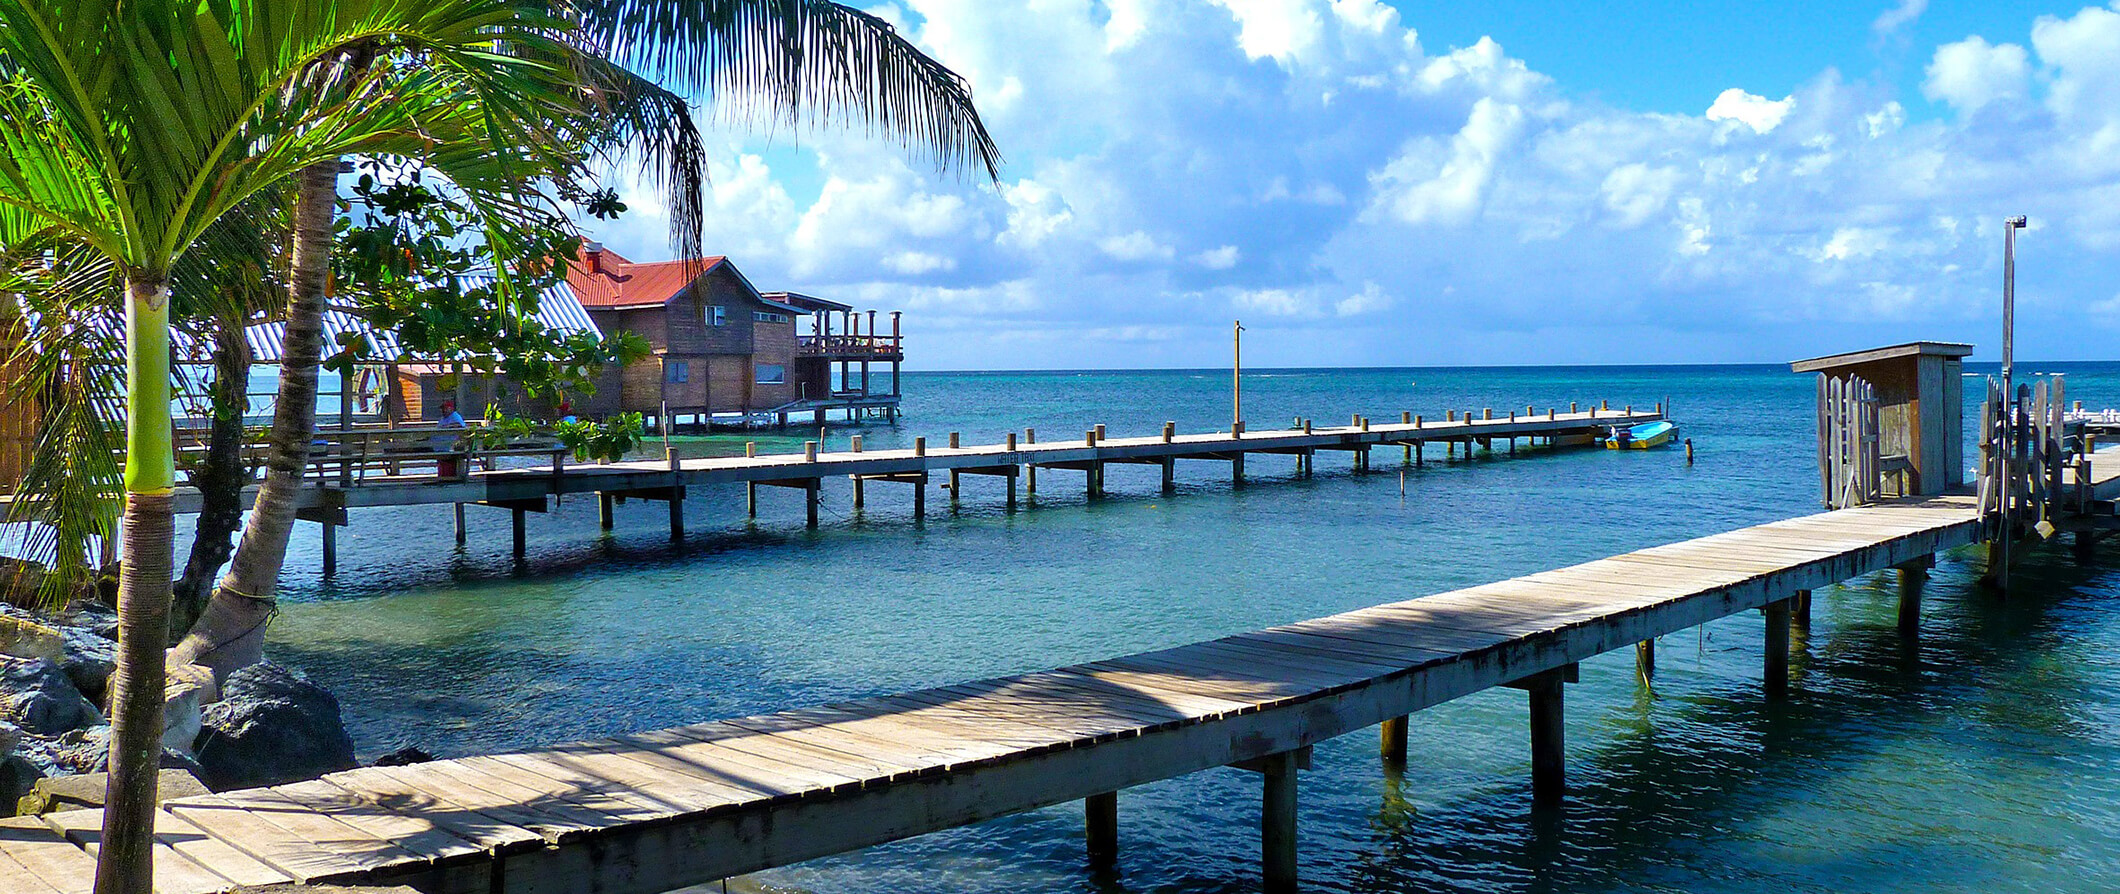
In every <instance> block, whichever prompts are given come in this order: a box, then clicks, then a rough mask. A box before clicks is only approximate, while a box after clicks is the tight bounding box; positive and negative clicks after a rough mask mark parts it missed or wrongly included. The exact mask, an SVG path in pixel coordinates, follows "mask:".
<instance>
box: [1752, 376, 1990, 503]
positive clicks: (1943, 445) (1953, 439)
mask: <svg viewBox="0 0 2120 894" xmlns="http://www.w3.org/2000/svg"><path fill="white" fill-rule="evenodd" d="M1971 353H1973V346H1972V345H1962V344H1954V343H1949V342H1934V341H1916V342H1908V343H1906V344H1903V345H1893V346H1891V347H1886V348H1874V349H1871V350H1868V351H1855V352H1853V353H1848V354H1834V355H1832V356H1829V357H1813V358H1811V359H1809V360H1798V361H1796V362H1794V363H1791V364H1789V369H1790V370H1792V371H1794V372H1800V373H1805V372H1815V373H1817V374H1818V375H1819V377H1820V379H1821V380H1826V379H1842V380H1845V379H1847V378H1848V377H1849V376H1854V377H1856V378H1859V379H1861V380H1862V381H1864V382H1867V383H1869V384H1870V386H1871V387H1872V388H1874V389H1875V397H1876V405H1877V407H1876V419H1877V439H1878V449H1879V451H1880V452H1881V453H1882V454H1884V455H1885V456H1887V457H1895V458H1896V457H1901V456H1903V457H1905V458H1906V459H1905V462H1906V463H1907V464H1908V465H1909V466H1911V467H1912V472H1913V475H1912V481H1911V482H1910V484H1911V486H1910V487H1909V488H1908V489H1907V493H1909V494H1915V495H1923V496H1926V495H1930V494H1940V493H1944V492H1946V491H1950V490H1953V489H1956V488H1958V487H1960V486H1961V485H1963V484H1964V483H1965V458H1964V455H1963V454H1964V443H1965V423H1964V419H1965V387H1964V384H1963V382H1962V378H1961V377H1962V376H1963V375H1964V368H1965V357H1966V356H1967V355H1969V354H1971ZM1820 393H1821V394H1823V393H1825V390H1824V389H1823V388H1821V390H1820ZM1820 412H1821V415H1820V417H1819V418H1820V425H1822V426H1823V425H1825V424H1826V415H1825V412H1824V409H1823V408H1821V411H1820ZM1824 437H1825V436H1824V434H1823V433H1821V441H1823V439H1824Z"/></svg>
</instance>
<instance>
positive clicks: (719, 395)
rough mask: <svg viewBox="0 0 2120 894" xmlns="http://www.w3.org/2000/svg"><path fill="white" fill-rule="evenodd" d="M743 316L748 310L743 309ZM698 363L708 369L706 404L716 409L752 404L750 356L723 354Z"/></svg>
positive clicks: (704, 395) (747, 406)
mask: <svg viewBox="0 0 2120 894" xmlns="http://www.w3.org/2000/svg"><path fill="white" fill-rule="evenodd" d="M744 315H745V316H749V315H750V312H749V311H745V312H744ZM699 362H700V365H701V366H702V367H704V368H706V369H708V370H710V371H709V372H708V373H707V382H706V387H707V389H708V390H707V391H706V392H705V393H704V394H703V395H702V396H703V397H704V398H705V399H706V401H707V405H708V406H711V407H712V408H713V409H714V410H716V411H723V410H730V411H733V410H743V409H748V408H750V407H751V406H753V402H752V400H751V358H749V357H745V356H742V355H730V354H724V355H720V356H716V357H702V358H700V361H699Z"/></svg>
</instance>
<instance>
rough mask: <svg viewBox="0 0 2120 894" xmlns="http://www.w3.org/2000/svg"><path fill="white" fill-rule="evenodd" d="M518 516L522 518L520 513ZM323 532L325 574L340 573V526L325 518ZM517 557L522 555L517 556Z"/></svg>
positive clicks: (326, 575) (327, 575)
mask: <svg viewBox="0 0 2120 894" xmlns="http://www.w3.org/2000/svg"><path fill="white" fill-rule="evenodd" d="M340 387H344V386H340ZM517 512H518V513H520V512H521V510H517ZM517 517H518V518H520V517H521V516H520V514H518V515H517ZM323 534H324V576H325V577H330V576H332V575H334V574H337V573H339V526H337V525H334V524H332V523H331V520H330V519H325V520H324V531H323ZM517 558H521V557H520V556H517Z"/></svg>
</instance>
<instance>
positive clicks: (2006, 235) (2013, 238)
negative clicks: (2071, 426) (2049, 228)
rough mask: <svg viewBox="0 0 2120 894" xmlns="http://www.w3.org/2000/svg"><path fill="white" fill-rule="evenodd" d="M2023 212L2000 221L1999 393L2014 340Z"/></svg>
mask: <svg viewBox="0 0 2120 894" xmlns="http://www.w3.org/2000/svg"><path fill="white" fill-rule="evenodd" d="M2024 224H2025V218H2024V216H2023V215H2021V214H2020V215H2018V216H2016V217H2012V218H2010V219H2008V220H2005V221H2003V222H2002V393H2003V394H2004V395H2007V396H2014V392H2012V391H2011V390H2010V367H2011V366H2012V365H2013V361H2014V360H2015V356H2014V355H2015V354H2016V340H2017V231H2018V230H2021V229H2024Z"/></svg>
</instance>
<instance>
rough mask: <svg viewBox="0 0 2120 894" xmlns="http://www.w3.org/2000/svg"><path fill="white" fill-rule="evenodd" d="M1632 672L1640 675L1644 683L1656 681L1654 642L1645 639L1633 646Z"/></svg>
mask: <svg viewBox="0 0 2120 894" xmlns="http://www.w3.org/2000/svg"><path fill="white" fill-rule="evenodd" d="M1634 670H1635V672H1636V673H1638V674H1641V678H1642V682H1644V683H1646V682H1649V681H1650V680H1654V679H1656V640H1653V639H1645V640H1642V641H1641V642H1638V643H1635V644H1634Z"/></svg>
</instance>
